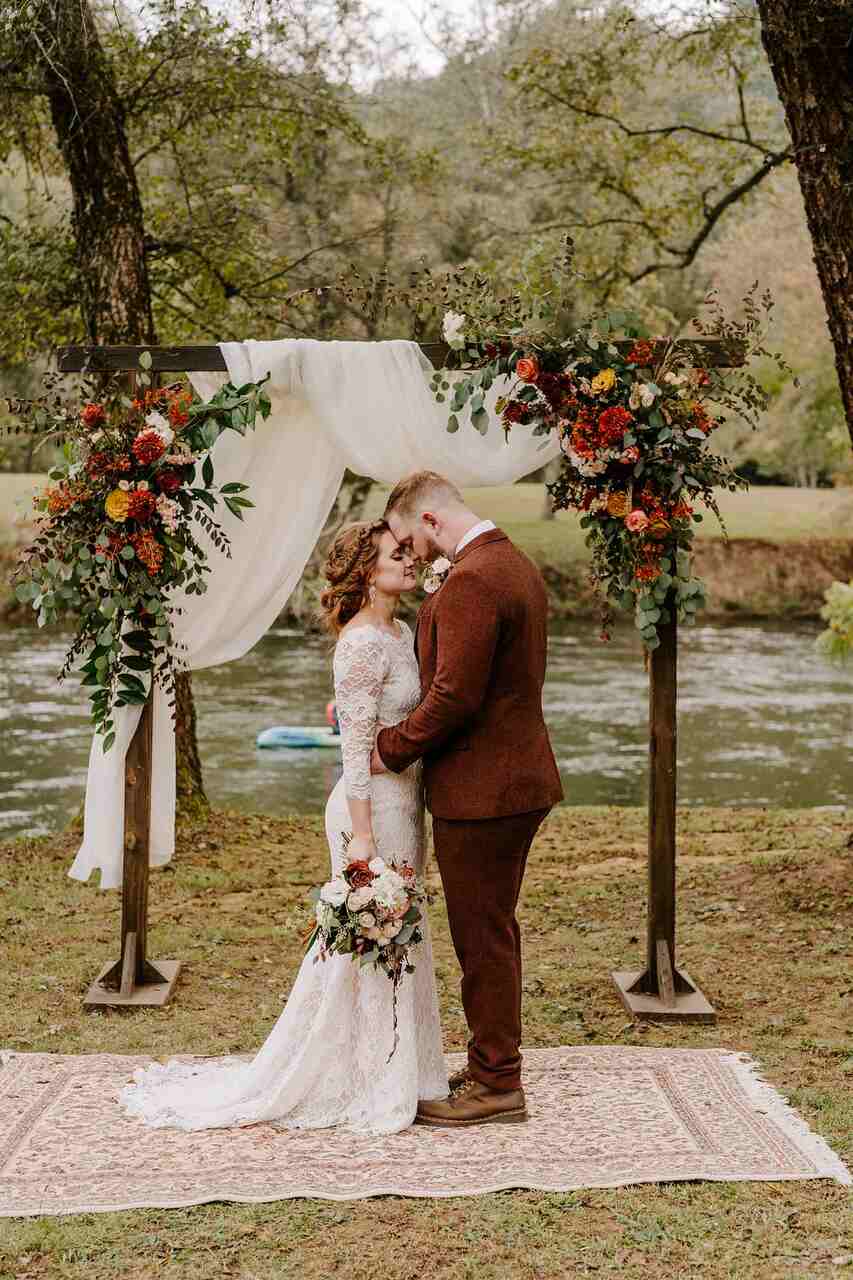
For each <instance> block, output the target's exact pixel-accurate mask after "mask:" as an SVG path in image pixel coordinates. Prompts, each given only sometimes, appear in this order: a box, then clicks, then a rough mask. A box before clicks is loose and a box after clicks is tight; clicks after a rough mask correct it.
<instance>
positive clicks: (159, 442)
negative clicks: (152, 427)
mask: <svg viewBox="0 0 853 1280" xmlns="http://www.w3.org/2000/svg"><path fill="white" fill-rule="evenodd" d="M131 448H132V449H133V456H134V457H135V458H136V461H137V462H138V463H140V464H141V465H142V466H143V467H147V466H150V465H151V463H152V462H156V461H157V459H158V458H162V456H163V454H164V453H165V452H166V444H165V441H164V440H163V437H162V436H161V435H159V434H158V433H157V432H156V431H140V433H139V435H138V436H137V437H136V439H135V440H134V442H133V444H132V446H131Z"/></svg>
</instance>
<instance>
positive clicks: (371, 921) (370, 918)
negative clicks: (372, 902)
mask: <svg viewBox="0 0 853 1280" xmlns="http://www.w3.org/2000/svg"><path fill="white" fill-rule="evenodd" d="M358 923H359V925H360V927H361V928H362V929H373V928H374V927H375V925H376V916H375V915H374V914H373V912H372V911H362V913H361V915H360V916H359V917H358Z"/></svg>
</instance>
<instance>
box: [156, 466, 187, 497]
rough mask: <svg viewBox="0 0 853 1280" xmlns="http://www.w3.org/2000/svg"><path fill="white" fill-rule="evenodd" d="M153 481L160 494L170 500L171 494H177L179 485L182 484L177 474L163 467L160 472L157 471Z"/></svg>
mask: <svg viewBox="0 0 853 1280" xmlns="http://www.w3.org/2000/svg"><path fill="white" fill-rule="evenodd" d="M154 479H155V480H156V482H157V487H158V489H159V490H160V492H161V493H165V494H166V496H167V497H169V498H171V497H172V495H173V494H175V493H177V492H178V490H179V489H180V487H181V485H182V484H183V483H184V482H183V479H182V478H181V476H180V474H179V472H177V471H170V470H169V468H168V467H164V468H163V470H162V471H158V472H157V474H156V475H155V477H154Z"/></svg>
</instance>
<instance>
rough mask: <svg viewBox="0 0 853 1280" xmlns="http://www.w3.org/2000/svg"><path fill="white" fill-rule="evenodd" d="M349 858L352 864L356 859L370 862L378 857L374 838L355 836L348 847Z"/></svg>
mask: <svg viewBox="0 0 853 1280" xmlns="http://www.w3.org/2000/svg"><path fill="white" fill-rule="evenodd" d="M347 857H348V858H349V859H350V861H351V862H352V861H354V860H355V859H356V858H364V860H365V861H366V862H369V861H370V859H371V858H375V857H376V841H375V840H374V839H373V837H372V836H353V838H352V839H351V840H350V842H349V844H348V845H347Z"/></svg>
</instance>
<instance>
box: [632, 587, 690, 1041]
mask: <svg viewBox="0 0 853 1280" xmlns="http://www.w3.org/2000/svg"><path fill="white" fill-rule="evenodd" d="M664 604H665V608H667V609H668V610H669V614H670V620H669V622H662V623H661V624H660V625H659V627H658V635H659V636H660V644H659V645H658V647H657V649H654V650H653V651H652V654H651V658H650V660H649V834H648V850H649V854H648V910H647V920H646V967H645V969H644V970H643V971H642V972H641V973H638V974H631V975H627V974H624V973H614V975H613V980H614V982H615V983H616V987H617V990H618V991H619V995H620V997H621V999H622V1002H623V1004H624V1005H625V1007H626V1008H627V1009H628V1010H629V1011H630V1012H631V1013H633V1014H634V1016H635V1017H638V1018H642V1019H645V1020H654V1018H655V1017H660V1018H662V1019H663V1020H665V1021H667V1022H675V1021H682V1022H697V1021H698V1022H713V1021H714V1020H715V1017H714V1011H713V1009H712V1008H711V1006H710V1004H709V1003H708V1001H707V1000H706V999H705V997H704V996H703V995H702V993H701V991H698V990H697V989H696V987H694V985H693V983H692V982H691V981H690V980H689V979H688V978H687V977H686V976H685V975H684V974H683V973H681V972H679V970H678V968H677V967H676V963H675V811H676V796H677V777H676V774H677V748H678V714H677V712H678V624H677V622H676V612H675V611H676V605H675V597H674V594H673V593H672V592H670V594H669V595H668V597H667V599H666V601H665V602H664ZM680 996H685V997H688V998H687V999H684V1000H679V997H680Z"/></svg>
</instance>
